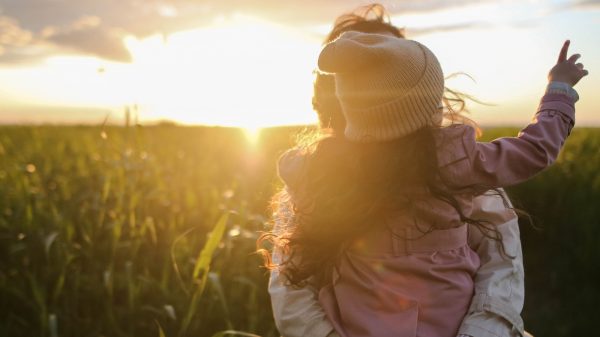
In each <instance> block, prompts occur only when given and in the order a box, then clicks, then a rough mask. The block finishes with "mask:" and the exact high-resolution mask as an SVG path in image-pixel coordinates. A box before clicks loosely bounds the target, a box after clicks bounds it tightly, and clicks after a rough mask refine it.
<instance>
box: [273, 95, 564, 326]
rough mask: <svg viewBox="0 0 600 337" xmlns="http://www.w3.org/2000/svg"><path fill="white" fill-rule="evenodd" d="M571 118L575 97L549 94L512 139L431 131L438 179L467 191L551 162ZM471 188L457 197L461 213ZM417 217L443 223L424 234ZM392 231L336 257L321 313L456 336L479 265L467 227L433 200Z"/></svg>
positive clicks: (459, 130)
mask: <svg viewBox="0 0 600 337" xmlns="http://www.w3.org/2000/svg"><path fill="white" fill-rule="evenodd" d="M573 125H574V106H573V99H572V98H570V97H568V96H566V95H561V94H547V95H545V96H544V97H543V98H542V102H541V104H540V108H539V109H538V113H537V114H536V117H535V119H534V121H533V122H532V123H531V124H530V125H528V126H527V127H526V128H525V129H523V130H522V131H521V132H520V133H519V136H518V137H514V138H501V139H498V140H495V141H492V142H490V143H479V142H476V141H475V137H474V130H473V129H472V128H470V127H468V126H464V125H457V126H451V127H447V128H442V129H439V130H436V131H435V132H434V137H435V139H436V143H437V145H438V149H439V152H438V154H437V156H438V163H439V169H440V175H441V178H442V179H444V180H445V181H446V182H447V183H448V184H450V185H452V186H454V187H457V188H465V192H468V191H472V189H470V188H471V187H473V186H478V187H480V188H482V190H481V191H484V190H486V189H488V188H492V187H502V186H509V185H513V184H517V183H520V182H522V181H525V180H527V179H529V178H530V177H532V176H533V175H535V174H536V173H538V172H539V171H541V170H543V169H544V168H546V167H547V166H549V165H550V164H551V163H552V162H554V160H555V159H556V157H557V155H558V152H559V151H560V148H561V147H562V145H563V144H564V141H565V139H566V137H567V136H568V134H569V133H570V131H571V128H572V127H573ZM280 173H283V174H282V176H285V173H284V172H281V170H280ZM473 196H474V194H473V193H465V194H461V195H460V197H459V198H460V199H459V200H460V203H461V206H462V209H463V210H464V211H465V213H466V215H467V216H470V215H471V212H472V209H473V208H472V206H473ZM415 218H416V219H418V220H419V225H418V226H417V224H416V223H415V221H414V219H415ZM423 224H429V225H435V227H436V228H440V227H441V228H445V229H443V230H435V231H432V232H430V233H428V234H426V235H423V234H422V232H421V231H420V230H419V228H423ZM390 231H392V232H393V233H391V232H389V231H388V230H387V229H385V230H380V231H372V232H370V233H369V234H368V235H365V237H363V238H360V239H359V240H357V242H356V244H355V245H354V246H353V247H352V248H351V249H350V250H349V251H348V252H347V254H345V256H344V257H343V258H342V261H341V264H340V269H339V274H337V275H335V277H334V279H335V282H334V283H333V284H331V285H329V286H327V287H325V288H323V289H321V291H320V293H319V302H320V304H321V306H322V307H323V309H324V311H325V312H326V314H327V317H328V318H329V320H330V321H331V322H332V324H333V326H334V327H335V329H336V330H337V331H338V333H339V334H340V335H342V336H348V337H350V336H357V337H358V336H365V337H366V336H381V337H384V336H423V337H427V336H431V337H437V336H439V337H450V336H455V335H456V333H457V331H458V328H459V326H460V323H461V321H462V319H463V317H464V316H465V314H466V313H467V310H468V308H469V305H470V303H471V299H472V297H473V291H474V286H473V277H474V276H475V275H476V272H477V270H478V268H479V266H480V261H479V257H478V256H477V254H475V253H474V252H473V250H472V249H470V247H469V246H468V244H467V229H466V227H465V225H464V224H462V222H461V221H460V219H459V218H458V215H457V214H455V211H454V209H453V208H452V207H450V206H449V205H447V204H445V203H443V202H440V201H438V200H436V199H433V198H431V199H430V200H425V201H424V202H422V203H421V204H420V207H418V208H417V210H416V214H415V216H411V217H409V216H406V217H401V218H398V219H397V220H396V221H395V222H394V224H393V226H391V228H390Z"/></svg>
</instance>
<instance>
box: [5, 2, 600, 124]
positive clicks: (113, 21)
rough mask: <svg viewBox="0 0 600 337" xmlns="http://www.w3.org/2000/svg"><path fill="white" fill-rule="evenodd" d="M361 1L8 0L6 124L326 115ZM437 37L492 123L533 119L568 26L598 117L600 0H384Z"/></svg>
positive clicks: (582, 112) (592, 113)
mask: <svg viewBox="0 0 600 337" xmlns="http://www.w3.org/2000/svg"><path fill="white" fill-rule="evenodd" d="M368 3H370V2H367V1H354V0H333V1H331V0H330V1H322V0H286V1H281V0H227V1H207V0H0V123H4V124H9V123H36V124H37V123H52V124H56V123H68V124H73V123H91V124H100V123H102V122H103V121H104V120H105V119H107V118H108V120H109V122H113V123H120V122H121V121H122V119H123V118H124V115H125V113H124V111H125V110H126V109H128V110H129V111H131V112H132V113H133V115H135V116H137V118H138V121H139V122H140V123H153V122H156V121H161V120H172V121H175V122H177V123H182V124H204V125H224V126H239V127H245V128H248V129H257V128H261V127H266V126H275V125H290V124H306V123H314V122H315V121H316V116H315V114H314V112H313V111H312V108H311V96H312V81H313V79H314V75H313V70H314V69H315V68H316V60H317V57H318V53H319V50H320V48H321V47H322V46H321V43H322V40H323V38H324V36H325V35H326V33H327V32H328V30H329V29H331V27H332V23H333V21H334V19H335V18H336V17H337V16H338V15H340V14H343V13H346V12H349V11H352V10H353V9H355V8H356V7H358V6H360V5H365V4H368ZM380 3H382V4H383V5H384V6H385V7H386V8H387V9H388V11H389V12H390V15H391V20H392V23H393V24H395V25H397V26H400V27H404V28H405V30H406V33H407V36H408V38H411V39H415V40H417V41H420V42H422V43H424V44H425V45H427V46H428V47H429V48H430V49H432V50H433V52H434V53H435V54H436V55H437V56H438V59H439V60H440V63H441V64H442V68H443V70H444V73H445V74H446V75H449V74H452V73H457V72H464V73H466V74H468V75H469V76H468V77H467V76H462V77H460V76H459V77H455V78H453V79H449V80H448V81H447V86H449V87H451V88H453V89H458V90H461V91H465V92H467V93H469V94H471V95H474V96H475V97H477V98H478V99H479V100H480V101H484V102H486V103H489V104H488V105H480V104H472V105H471V111H472V117H473V118H474V119H475V120H476V121H478V122H480V123H481V124H482V125H484V126H485V125H521V124H524V123H526V122H528V121H529V120H530V119H531V117H532V115H533V114H534V113H535V108H536V106H537V104H538V101H539V99H540V97H541V95H542V94H543V91H544V88H545V84H546V82H547V80H546V77H547V73H548V71H549V69H550V68H551V67H552V66H553V64H554V63H555V62H556V58H557V55H558V51H559V49H560V47H561V45H562V42H563V41H564V40H565V39H570V40H571V52H572V53H575V52H577V53H581V54H582V58H581V62H583V63H584V64H585V66H586V68H587V69H588V70H589V72H590V75H589V76H588V77H586V78H584V79H582V81H581V82H580V83H579V84H578V85H577V86H576V90H577V91H578V92H579V94H580V97H581V100H580V101H579V102H578V103H577V124H578V125H587V126H600V114H599V113H598V108H600V95H597V94H595V93H596V92H597V90H594V88H600V76H596V72H599V73H600V43H599V42H600V37H599V36H600V1H599V0H563V1H558V0H557V1H549V0H548V1H542V0H537V1H536V0H529V1H527V0H526V1H513V0H484V1H481V0H480V1H471V0H455V1H445V0H421V1H408V0H401V1H380Z"/></svg>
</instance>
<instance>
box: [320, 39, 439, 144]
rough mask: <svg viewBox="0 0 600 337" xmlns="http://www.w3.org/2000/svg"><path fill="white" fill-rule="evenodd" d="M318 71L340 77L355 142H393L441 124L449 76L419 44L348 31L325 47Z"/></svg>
mask: <svg viewBox="0 0 600 337" xmlns="http://www.w3.org/2000/svg"><path fill="white" fill-rule="evenodd" d="M319 69H320V70H321V71H323V72H326V73H333V74H335V85H336V94H337V96H338V99H339V101H340V104H341V106H342V109H343V112H344V116H345V118H346V130H345V132H344V134H345V136H346V138H347V139H349V140H351V141H356V142H373V141H386V140H392V139H395V138H400V137H402V136H405V135H407V134H409V133H412V132H414V131H416V130H418V129H420V128H423V127H425V126H428V125H439V124H440V123H441V120H442V111H441V109H440V106H441V101H442V95H443V91H444V75H443V73H442V68H441V67H440V64H439V62H438V60H437V58H436V57H435V55H433V53H432V52H431V51H430V50H429V49H428V48H427V47H425V46H424V45H422V44H420V43H419V42H416V41H411V40H406V39H401V38H397V37H393V36H388V35H381V34H367V33H360V32H354V31H350V32H345V33H344V34H342V35H341V36H340V37H339V38H338V39H336V40H335V41H332V42H331V43H329V44H327V45H326V46H325V47H324V48H323V50H322V51H321V54H320V55H319Z"/></svg>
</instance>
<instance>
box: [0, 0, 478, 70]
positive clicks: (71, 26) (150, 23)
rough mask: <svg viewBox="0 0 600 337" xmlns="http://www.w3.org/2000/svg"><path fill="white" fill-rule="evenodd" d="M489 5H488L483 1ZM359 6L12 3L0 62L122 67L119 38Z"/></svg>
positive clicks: (111, 0) (296, 18)
mask: <svg viewBox="0 0 600 337" xmlns="http://www.w3.org/2000/svg"><path fill="white" fill-rule="evenodd" d="M488 1H489V0H488ZM368 3H370V1H364V0H330V1H321V0H288V1H281V0H227V1H211V0H153V1H149V0H53V1H48V0H18V1H17V0H15V1H5V2H4V3H2V4H0V15H2V16H1V18H2V19H0V20H1V21H0V62H7V61H8V60H19V59H20V60H21V61H27V60H29V61H31V60H36V59H39V58H43V57H45V56H47V54H52V53H55V52H63V53H64V52H68V53H80V54H87V55H94V56H97V57H100V58H104V59H108V60H114V61H121V62H128V61H130V60H131V55H129V51H128V50H127V49H126V47H125V46H124V43H123V38H124V37H125V36H127V35H133V36H136V37H138V38H143V37H146V36H148V35H151V34H156V33H162V34H165V35H168V34H170V33H173V32H176V31H180V30H184V29H189V28H196V27H201V26H204V25H208V24H210V23H212V22H213V21H214V19H215V18H217V17H224V16H225V17H227V16H230V15H234V14H236V13H242V14H246V15H252V16H257V17H262V18H264V19H268V20H270V21H274V22H280V23H283V24H286V25H298V26H302V25H310V24H323V23H329V22H332V21H333V19H334V18H335V17H337V16H338V15H340V14H342V13H344V12H348V11H351V10H353V9H355V8H356V7H358V6H360V5H365V4H368ZM475 3H481V1H475V0H420V1H417V0H413V1H408V0H400V1H392V0H384V1H382V4H383V5H384V6H386V7H387V8H388V10H389V11H390V13H391V14H402V13H408V12H427V11H436V10H441V9H447V8H450V7H457V6H466V5H469V4H475Z"/></svg>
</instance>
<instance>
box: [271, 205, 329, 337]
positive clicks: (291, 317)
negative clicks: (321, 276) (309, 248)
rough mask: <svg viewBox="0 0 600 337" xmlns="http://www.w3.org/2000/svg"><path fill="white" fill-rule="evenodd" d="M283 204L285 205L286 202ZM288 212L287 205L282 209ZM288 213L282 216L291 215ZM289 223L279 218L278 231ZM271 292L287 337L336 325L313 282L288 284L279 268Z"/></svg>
mask: <svg viewBox="0 0 600 337" xmlns="http://www.w3.org/2000/svg"><path fill="white" fill-rule="evenodd" d="M282 205H285V203H284V204H282ZM278 211H279V212H288V213H289V210H286V209H285V206H282V208H280V209H279V210H278ZM287 217H288V216H287V215H285V216H283V217H280V218H287ZM284 226H285V224H282V223H279V222H277V221H276V222H275V228H274V229H273V232H274V233H280V232H281V231H282V230H284V229H285V228H283V227H284ZM282 258H283V256H282V252H281V251H280V250H277V249H275V250H274V251H273V262H274V263H275V264H278V263H280V262H281V261H282ZM269 294H270V295H271V306H272V307H273V317H274V319H275V325H276V326H277V329H278V330H279V333H281V335H282V336H283V337H304V336H311V337H325V336H327V335H328V334H329V333H331V332H332V331H333V330H334V329H333V326H332V325H331V323H330V322H329V320H328V319H327V317H326V314H325V312H324V311H323V308H321V305H320V304H319V301H318V291H317V290H316V289H315V288H314V287H311V286H308V285H307V286H305V287H302V288H295V287H292V286H290V285H288V284H287V282H286V280H285V277H284V276H283V275H281V274H280V273H279V272H278V271H277V270H276V269H274V270H272V271H271V277H270V279H269Z"/></svg>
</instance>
